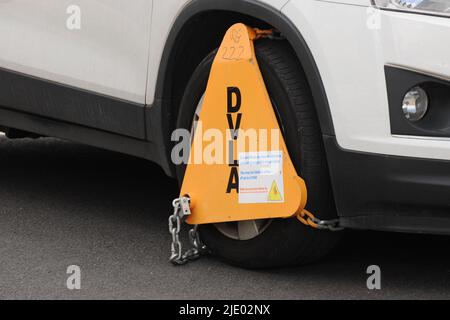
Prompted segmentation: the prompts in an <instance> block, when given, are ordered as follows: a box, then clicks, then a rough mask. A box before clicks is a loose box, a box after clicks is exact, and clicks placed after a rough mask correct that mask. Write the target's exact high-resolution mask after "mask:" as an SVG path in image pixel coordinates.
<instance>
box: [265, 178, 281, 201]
mask: <svg viewBox="0 0 450 320" xmlns="http://www.w3.org/2000/svg"><path fill="white" fill-rule="evenodd" d="M267 200H269V201H283V198H282V197H281V193H280V190H278V186H277V182H276V181H275V180H273V182H272V187H270V191H269V198H268V199H267Z"/></svg>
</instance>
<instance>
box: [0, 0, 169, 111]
mask: <svg viewBox="0 0 450 320" xmlns="http://www.w3.org/2000/svg"><path fill="white" fill-rule="evenodd" d="M158 2H159V1H158ZM165 2H166V1H165ZM131 3H132V5H130V1H126V0H39V1H36V0H11V1H0V39H2V45H1V50H0V67H1V68H5V69H12V70H15V71H17V72H21V73H25V74H29V75H32V76H35V77H39V78H44V79H48V80H51V81H55V82H58V83H63V84H65V85H69V86H73V87H77V88H81V89H85V90H89V91H94V92H98V93H101V94H104V95H109V96H113V97H117V98H120V99H124V100H130V101H133V102H138V103H144V102H145V90H146V79H147V63H148V52H149V45H150V26H151V10H152V0H133V1H132V2H131ZM70 5H78V6H79V7H80V8H81V9H82V10H81V15H82V16H81V17H82V19H81V21H82V24H81V29H80V30H69V29H68V28H67V27H66V20H67V18H68V17H69V15H68V14H67V13H66V10H67V8H68V7H69V6H70Z"/></svg>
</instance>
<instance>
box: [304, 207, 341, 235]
mask: <svg viewBox="0 0 450 320" xmlns="http://www.w3.org/2000/svg"><path fill="white" fill-rule="evenodd" d="M297 219H298V220H300V222H301V223H303V224H304V225H307V226H310V227H313V228H315V229H319V230H328V231H342V230H344V228H343V227H341V226H339V219H334V220H320V219H318V218H316V217H315V216H314V215H313V214H312V213H311V212H309V211H308V210H306V209H304V210H303V211H302V212H301V213H300V214H298V215H297Z"/></svg>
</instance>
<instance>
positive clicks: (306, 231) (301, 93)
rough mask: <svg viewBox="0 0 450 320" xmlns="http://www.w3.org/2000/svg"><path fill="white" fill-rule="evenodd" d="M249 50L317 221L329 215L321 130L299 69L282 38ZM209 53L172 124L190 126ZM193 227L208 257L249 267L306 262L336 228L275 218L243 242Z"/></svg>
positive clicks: (327, 246) (329, 243)
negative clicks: (255, 58)
mask: <svg viewBox="0 0 450 320" xmlns="http://www.w3.org/2000/svg"><path fill="white" fill-rule="evenodd" d="M255 51H256V56H257V59H258V63H259V66H260V69H261V72H262V74H263V78H264V81H265V83H266V87H267V90H268V92H269V95H270V97H271V99H272V101H273V104H274V107H275V109H276V113H277V116H278V120H279V122H280V127H281V128H282V131H283V136H284V138H285V141H286V145H287V147H288V150H289V154H290V156H291V159H292V161H293V163H294V165H295V167H296V169H297V171H298V174H299V176H301V177H302V178H303V179H304V180H305V182H306V185H307V189H308V204H307V209H308V210H309V211H310V212H313V213H314V214H315V215H316V216H317V217H319V218H320V219H335V218H336V217H337V214H336V209H335V203H334V198H333V193H332V189H331V183H330V178H329V173H328V166H327V160H326V157H325V152H324V146H323V141H322V135H321V130H320V126H319V121H318V118H317V115H316V110H315V107H314V103H313V99H312V95H311V92H310V89H309V86H308V82H307V80H306V77H305V74H304V71H303V70H302V68H301V65H300V63H299V61H298V59H297V57H296V55H295V53H294V52H293V50H292V49H291V47H290V46H289V44H288V43H287V42H286V41H284V40H269V39H261V40H258V41H256V43H255ZM215 54H216V51H214V52H212V53H211V54H209V55H208V56H207V57H206V58H205V59H204V60H203V61H202V62H201V63H200V64H199V66H198V67H197V68H196V70H195V72H194V73H193V74H192V77H191V79H190V81H189V82H188V84H187V86H186V89H185V93H184V96H183V98H182V101H181V105H180V109H179V113H178V120H177V127H178V128H184V129H190V128H191V126H192V121H193V114H194V113H195V110H196V107H197V105H198V103H199V101H200V99H201V98H202V96H203V94H204V92H205V90H206V85H207V82H208V78H209V73H210V70H211V66H212V63H213V60H214V57H215ZM184 171H185V166H183V165H180V166H178V167H177V178H178V180H179V181H180V183H181V181H182V180H183V176H184ZM199 230H200V237H201V240H202V241H203V242H204V243H205V244H206V245H207V247H208V248H209V249H210V251H211V252H212V254H213V255H215V256H218V257H220V258H221V259H223V260H225V261H226V262H228V263H230V264H233V265H237V266H240V267H244V268H250V269H259V268H274V267H281V266H292V265H299V264H306V263H311V262H313V261H316V260H318V259H320V258H321V257H323V256H325V255H326V254H327V253H328V252H330V250H331V249H332V248H333V247H334V246H335V245H336V243H337V242H338V240H339V238H340V236H339V234H338V233H336V232H330V231H322V230H317V229H313V228H311V227H308V226H305V225H303V224H302V223H300V222H299V221H298V219H296V218H289V219H275V220H273V221H272V222H271V223H270V225H269V226H268V227H267V228H266V229H265V230H264V232H262V233H261V234H260V235H258V236H257V237H255V238H252V239H249V240H236V239H233V238H230V237H227V236H226V235H224V234H223V233H222V232H220V231H219V229H218V228H217V227H216V226H215V225H203V226H201V227H200V228H199Z"/></svg>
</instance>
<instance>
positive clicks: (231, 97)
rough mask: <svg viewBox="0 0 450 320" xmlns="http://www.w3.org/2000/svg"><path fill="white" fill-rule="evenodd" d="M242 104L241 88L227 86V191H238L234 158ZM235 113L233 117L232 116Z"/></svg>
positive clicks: (236, 166)
mask: <svg viewBox="0 0 450 320" xmlns="http://www.w3.org/2000/svg"><path fill="white" fill-rule="evenodd" d="M241 104H242V95H241V90H239V88H237V87H228V88H227V120H228V128H229V130H230V133H231V134H230V141H228V152H229V153H228V154H229V159H228V165H229V166H230V177H229V179H228V186H227V193H231V191H233V190H235V191H236V193H239V172H238V168H239V162H238V160H237V159H236V158H235V152H234V150H235V146H236V141H237V139H238V137H239V128H240V126H241V121H242V113H240V112H239V111H240V109H241ZM234 115H235V117H233V116H234Z"/></svg>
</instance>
